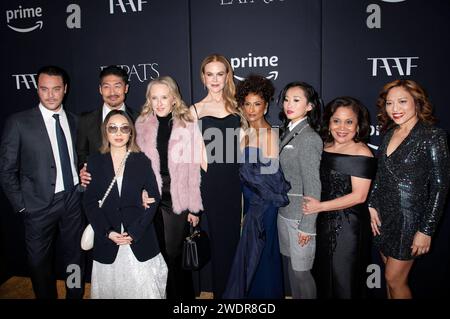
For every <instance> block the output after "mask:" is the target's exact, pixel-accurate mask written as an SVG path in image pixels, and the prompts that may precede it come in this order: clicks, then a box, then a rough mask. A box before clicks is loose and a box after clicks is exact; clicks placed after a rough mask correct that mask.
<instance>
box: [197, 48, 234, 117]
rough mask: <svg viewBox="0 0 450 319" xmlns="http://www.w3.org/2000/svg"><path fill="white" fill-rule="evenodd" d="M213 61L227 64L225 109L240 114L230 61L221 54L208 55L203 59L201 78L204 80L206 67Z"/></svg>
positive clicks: (223, 94) (224, 89)
mask: <svg viewBox="0 0 450 319" xmlns="http://www.w3.org/2000/svg"><path fill="white" fill-rule="evenodd" d="M211 62H220V63H222V64H223V65H224V66H225V71H226V73H227V76H226V80H225V86H224V88H223V93H222V97H223V99H224V101H225V109H226V110H227V111H228V112H230V113H232V114H238V113H239V111H238V108H237V102H236V99H235V97H234V96H235V94H236V85H235V84H234V81H233V68H232V67H231V64H230V62H228V60H227V59H226V58H225V57H224V56H223V55H220V54H211V55H208V56H207V57H206V58H204V59H203V61H202V64H201V66H200V78H201V80H202V82H203V84H204V83H205V82H204V79H203V77H204V75H205V67H206V65H207V64H209V63H211Z"/></svg>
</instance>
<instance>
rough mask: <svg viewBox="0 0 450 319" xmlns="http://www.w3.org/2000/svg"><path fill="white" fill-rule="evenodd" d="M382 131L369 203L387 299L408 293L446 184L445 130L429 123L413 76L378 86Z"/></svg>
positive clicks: (427, 105) (424, 99) (428, 112)
mask: <svg viewBox="0 0 450 319" xmlns="http://www.w3.org/2000/svg"><path fill="white" fill-rule="evenodd" d="M377 107H378V109H379V113H378V119H379V122H380V124H381V130H382V132H386V134H385V136H384V139H383V142H382V144H381V146H380V149H379V159H378V170H377V176H376V178H375V182H374V186H373V190H372V192H371V196H370V201H369V206H370V207H371V208H370V215H371V226H372V232H373V235H374V236H375V238H374V240H375V243H376V245H377V246H378V248H379V249H380V252H381V257H382V259H383V262H384V263H385V266H386V267H385V278H386V283H387V288H388V298H411V297H412V296H411V290H410V289H409V286H408V275H409V271H410V270H411V267H412V265H413V263H414V258H415V257H417V256H420V255H423V254H426V253H428V251H429V250H430V245H431V236H432V235H433V233H434V231H435V230H436V226H437V224H438V222H439V219H440V217H441V215H442V211H443V207H444V202H445V197H446V194H447V191H448V186H449V178H450V176H449V170H450V167H449V166H450V164H449V152H448V145H447V137H446V133H445V132H444V131H443V130H442V129H439V128H437V127H435V126H433V125H432V124H433V123H434V117H433V116H432V106H431V104H430V102H429V100H428V97H427V95H426V93H425V91H424V90H423V88H422V87H420V85H419V84H417V83H416V82H414V81H411V80H396V81H393V82H390V83H388V84H386V85H385V86H384V87H383V89H382V90H381V92H380V94H379V97H378V101H377Z"/></svg>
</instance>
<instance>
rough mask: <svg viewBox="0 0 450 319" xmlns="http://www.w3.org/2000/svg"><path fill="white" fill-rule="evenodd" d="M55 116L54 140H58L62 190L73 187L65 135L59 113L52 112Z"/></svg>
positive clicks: (68, 189)
mask: <svg viewBox="0 0 450 319" xmlns="http://www.w3.org/2000/svg"><path fill="white" fill-rule="evenodd" d="M53 117H54V118H55V120H56V122H55V129H56V140H57V141H58V150H59V160H60V162H61V170H62V176H63V181H64V190H65V191H70V190H71V189H72V187H73V176H72V167H71V165H70V156H69V149H68V148H67V141H66V136H65V135H64V131H63V129H62V127H61V123H60V122H59V114H53Z"/></svg>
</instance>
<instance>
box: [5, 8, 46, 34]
mask: <svg viewBox="0 0 450 319" xmlns="http://www.w3.org/2000/svg"><path fill="white" fill-rule="evenodd" d="M41 17H42V8H41V7H37V8H22V6H19V8H18V9H13V10H6V25H7V26H8V28H10V29H11V30H14V31H16V32H20V33H27V32H32V31H34V30H37V29H42V26H43V25H44V22H42V20H39V21H36V22H35V23H34V25H31V26H27V27H18V26H17V25H16V26H13V25H11V24H12V22H15V21H17V20H22V19H30V18H41Z"/></svg>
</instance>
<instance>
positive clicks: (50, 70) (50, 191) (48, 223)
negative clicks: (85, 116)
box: [0, 66, 84, 299]
mask: <svg viewBox="0 0 450 319" xmlns="http://www.w3.org/2000/svg"><path fill="white" fill-rule="evenodd" d="M66 91H67V75H66V72H65V71H64V70H62V69H61V68H59V67H57V66H45V67H43V68H41V69H40V70H39V71H38V73H37V93H38V96H39V101H40V103H39V106H37V107H34V108H32V109H29V110H26V111H23V112H19V113H16V114H13V115H12V116H11V117H9V118H8V120H7V121H6V124H5V127H4V131H3V136H2V141H1V146H0V182H1V185H2V188H3V191H4V193H5V194H6V196H7V197H8V199H9V201H10V202H11V205H12V207H13V209H14V210H15V211H16V212H17V213H18V214H20V215H19V216H21V217H22V218H23V223H24V228H25V247H26V251H27V260H28V266H29V271H30V275H31V281H32V284H33V290H34V293H35V296H36V298H40V299H41V298H42V299H54V298H57V290H56V280H55V278H56V276H55V274H54V272H53V270H52V269H53V255H54V253H55V246H56V244H55V238H56V235H57V234H59V235H60V236H59V240H60V244H61V245H59V246H60V251H62V252H63V254H62V255H61V256H58V257H61V258H62V261H63V265H64V270H65V271H68V273H66V276H68V275H72V272H71V271H70V269H74V266H78V267H79V268H78V270H79V273H78V274H79V276H78V279H80V278H82V276H83V274H82V273H83V269H84V266H83V263H82V255H81V250H80V239H81V232H82V227H83V225H82V221H83V219H82V215H81V208H80V193H79V192H78V191H77V187H76V186H77V185H78V175H77V163H76V161H77V157H76V152H75V147H74V144H75V138H76V124H77V123H76V120H77V119H76V117H75V115H74V114H72V113H70V112H68V111H67V110H65V109H64V107H63V105H62V103H63V99H64V96H65V94H66ZM68 266H70V267H68ZM69 281H70V280H69ZM83 287H84V285H82V284H81V282H80V280H78V283H75V285H72V282H68V281H67V280H66V298H82V296H83V290H84V289H83Z"/></svg>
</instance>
